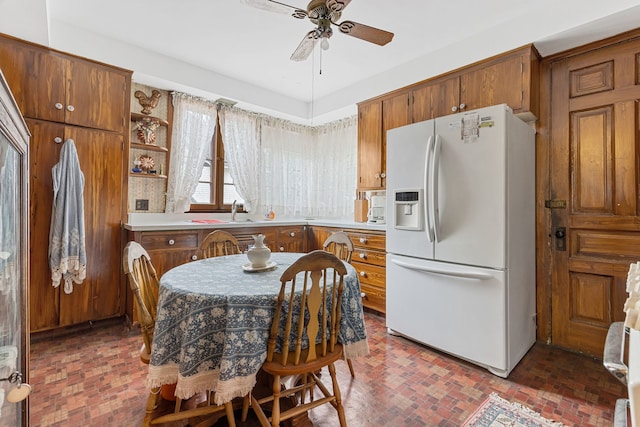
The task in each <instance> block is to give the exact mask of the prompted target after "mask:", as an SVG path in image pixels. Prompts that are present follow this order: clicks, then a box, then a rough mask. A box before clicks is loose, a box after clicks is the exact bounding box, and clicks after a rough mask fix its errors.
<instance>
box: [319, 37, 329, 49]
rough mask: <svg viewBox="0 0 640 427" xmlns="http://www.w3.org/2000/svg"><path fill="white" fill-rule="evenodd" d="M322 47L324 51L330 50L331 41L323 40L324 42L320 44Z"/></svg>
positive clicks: (324, 38)
mask: <svg viewBox="0 0 640 427" xmlns="http://www.w3.org/2000/svg"><path fill="white" fill-rule="evenodd" d="M320 47H321V48H322V50H329V39H328V38H327V37H323V38H322V42H320Z"/></svg>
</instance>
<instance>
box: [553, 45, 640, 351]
mask: <svg viewBox="0 0 640 427" xmlns="http://www.w3.org/2000/svg"><path fill="white" fill-rule="evenodd" d="M639 54H640V42H638V41H634V42H628V43H623V44H618V45H614V46H612V47H607V48H602V49H597V50H594V51H592V52H588V53H585V54H581V55H575V56H572V57H570V58H567V59H564V60H559V61H557V62H555V63H552V64H551V66H550V68H551V106H552V110H551V125H550V129H551V130H550V141H551V145H550V155H549V167H550V175H549V185H550V188H549V190H550V191H549V195H548V196H549V199H552V200H565V201H566V207H565V208H556V209H552V210H551V212H550V218H551V230H548V233H547V234H548V235H549V236H550V240H549V242H548V244H549V245H550V247H551V264H552V265H551V281H552V283H551V293H552V295H551V301H550V303H551V342H552V343H553V344H554V345H558V346H561V347H565V348H568V349H571V350H575V351H580V352H584V353H587V354H591V355H593V356H596V357H602V352H603V348H604V341H605V338H606V334H607V330H608V327H609V324H610V323H611V322H614V321H620V320H623V319H624V312H623V305H624V301H625V299H626V291H625V282H626V275H627V272H628V269H629V264H630V263H632V262H636V261H637V260H638V259H640V250H638V247H640V229H639V227H638V216H637V215H638V206H637V205H638V160H637V157H638V152H637V150H638V148H637V147H638V123H639V120H638V118H639V111H638V101H639V99H640V91H639V90H638V89H639V87H638V85H637V81H638V80H637V78H636V76H635V73H634V67H630V66H627V65H628V64H629V63H635V61H636V58H637V57H638V55H639ZM560 227H564V228H565V232H564V235H563V234H562V233H557V232H559V231H560ZM562 236H564V237H562ZM563 242H564V243H563Z"/></svg>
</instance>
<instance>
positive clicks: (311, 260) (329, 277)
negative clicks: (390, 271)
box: [242, 250, 347, 427]
mask: <svg viewBox="0 0 640 427" xmlns="http://www.w3.org/2000/svg"><path fill="white" fill-rule="evenodd" d="M346 274H347V269H346V267H345V265H344V264H343V263H342V261H340V260H339V259H338V258H337V257H336V256H335V255H333V254H331V253H328V252H325V251H322V250H317V251H313V252H311V253H309V254H307V255H303V256H302V257H301V258H299V259H298V260H297V261H296V262H294V263H293V264H292V265H291V266H290V267H289V268H287V269H286V270H285V271H284V273H282V276H281V277H280V281H281V283H282V284H281V287H280V293H279V294H278V300H277V305H276V312H275V316H274V319H273V321H272V323H271V331H270V333H269V341H268V346H267V359H266V361H265V362H264V364H263V365H262V369H263V371H264V372H266V373H267V374H269V375H271V376H272V381H273V382H272V386H273V389H272V394H271V395H269V396H266V397H263V398H257V397H256V396H255V394H254V393H253V392H252V393H251V394H250V396H249V399H250V402H251V407H252V409H253V410H254V412H255V413H256V415H257V417H258V419H259V420H260V423H261V425H262V426H263V427H268V426H272V427H276V426H279V425H280V422H281V421H284V420H287V419H290V418H292V417H295V416H297V415H300V414H302V413H304V412H306V411H308V410H310V409H312V408H315V407H316V406H320V405H324V404H331V405H332V406H333V407H334V408H335V409H336V411H337V412H338V418H339V420H340V426H342V427H346V425H347V423H346V419H345V414H344V408H343V406H342V398H341V396H340V388H339V386H338V380H337V378H336V370H335V366H334V362H335V361H336V360H339V359H340V358H341V357H342V344H340V343H338V328H339V325H340V310H341V298H342V290H343V286H344V276H345V275H346ZM305 319H307V320H306V321H305ZM306 337H314V340H315V343H311V344H309V343H308V342H305V341H308V340H307V338H306ZM276 343H277V345H276ZM325 366H327V367H328V368H329V374H330V375H331V382H332V389H333V390H332V391H329V389H328V388H327V386H325V385H324V384H323V383H322V382H321V381H320V379H319V377H318V375H317V374H316V372H318V371H319V370H320V369H321V368H323V367H325ZM288 376H293V377H299V378H300V379H301V384H299V385H294V386H293V387H291V388H289V389H285V390H283V391H282V390H281V388H282V387H281V380H282V378H284V377H288ZM295 384H298V382H296V383H295ZM316 386H317V387H318V388H319V389H320V391H321V392H322V395H323V396H324V397H322V398H319V399H314V398H313V390H314V388H315V387H316ZM307 391H308V392H309V395H310V401H309V402H306V403H305V394H306V392H307ZM295 394H299V395H300V396H301V402H300V404H299V405H297V406H294V407H293V408H290V409H287V410H281V403H280V398H282V397H288V396H292V395H295ZM265 404H270V405H271V416H270V417H267V415H266V414H265V412H264V410H263V408H262V405H265ZM247 411H248V408H247V407H246V406H245V407H243V411H242V420H243V421H244V420H246V417H247Z"/></svg>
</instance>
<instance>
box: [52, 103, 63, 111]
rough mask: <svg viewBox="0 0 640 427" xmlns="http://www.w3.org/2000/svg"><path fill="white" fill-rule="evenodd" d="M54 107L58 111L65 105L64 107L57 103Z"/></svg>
mask: <svg viewBox="0 0 640 427" xmlns="http://www.w3.org/2000/svg"><path fill="white" fill-rule="evenodd" d="M54 107H56V110H62V108H63V107H64V105H62V103H60V102H56V103H55V104H54Z"/></svg>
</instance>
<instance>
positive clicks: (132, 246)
mask: <svg viewBox="0 0 640 427" xmlns="http://www.w3.org/2000/svg"><path fill="white" fill-rule="evenodd" d="M122 264H123V265H122V266H123V269H124V273H125V274H126V276H127V278H128V280H129V286H130V287H131V291H132V292H133V296H134V300H135V303H136V309H137V312H138V318H139V322H140V331H141V332H142V342H143V345H142V348H141V349H140V360H142V362H143V363H145V364H147V365H148V364H149V362H150V360H151V345H152V343H153V331H154V327H155V323H156V310H157V307H158V289H159V282H158V275H157V274H156V270H155V268H154V267H153V264H152V263H151V258H150V257H149V254H148V253H147V251H146V250H145V249H144V248H143V247H142V246H141V245H140V244H139V243H137V242H129V243H127V245H126V246H125V248H124V255H123V257H122ZM160 389H161V387H154V388H152V389H151V392H150V393H149V397H148V398H147V408H146V413H145V416H144V419H143V421H142V425H143V427H148V426H150V425H155V424H162V423H168V422H173V421H178V420H186V419H192V418H194V419H195V418H197V417H202V416H208V415H210V414H212V413H216V412H221V411H225V413H226V416H227V420H228V423H229V426H231V427H235V418H234V414H233V406H232V404H231V402H228V403H225V404H224V405H215V404H213V393H212V392H207V393H206V394H207V399H206V400H205V404H204V406H199V407H192V408H190V409H183V405H182V404H183V402H182V399H179V398H178V399H176V402H175V406H174V410H173V412H170V413H162V411H158V408H159V406H160V399H161V393H160ZM165 412H166V411H165Z"/></svg>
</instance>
